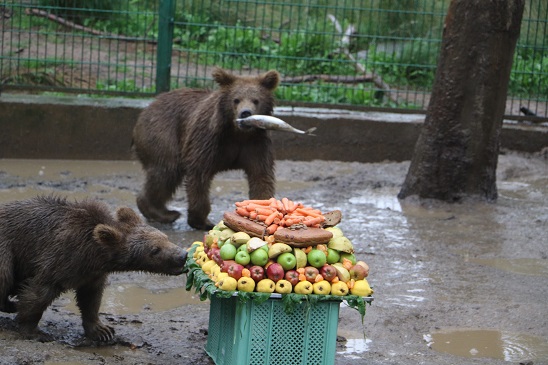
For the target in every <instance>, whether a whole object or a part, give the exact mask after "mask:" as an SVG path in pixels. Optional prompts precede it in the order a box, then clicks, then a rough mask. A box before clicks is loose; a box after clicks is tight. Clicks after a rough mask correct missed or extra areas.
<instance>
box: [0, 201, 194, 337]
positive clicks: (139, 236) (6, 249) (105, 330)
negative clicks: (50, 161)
mask: <svg viewBox="0 0 548 365" xmlns="http://www.w3.org/2000/svg"><path fill="white" fill-rule="evenodd" d="M186 255H187V254H186V251H185V250H183V249H182V248H180V247H178V246H177V245H175V244H173V243H171V242H170V241H169V239H168V237H167V236H166V235H165V234H163V233H162V232H160V231H159V230H157V229H155V228H152V227H150V226H149V225H147V224H144V223H143V222H142V221H141V219H140V218H139V215H137V213H135V212H134V211H133V210H132V209H130V208H126V207H122V208H119V209H118V210H117V212H116V217H113V216H112V215H111V214H110V213H109V210H108V207H107V205H105V204H104V203H101V202H98V201H94V200H84V201H81V202H68V201H67V200H66V199H63V198H58V197H51V196H41V197H36V198H33V199H29V200H22V201H14V202H10V203H6V204H3V205H0V311H3V312H10V313H15V312H17V316H16V319H17V322H18V323H19V326H20V329H21V331H22V332H23V333H26V334H36V333H39V331H37V326H38V322H39V321H40V319H41V318H42V314H43V313H44V311H45V310H46V308H47V307H48V306H49V305H50V304H51V303H52V302H53V301H54V300H55V299H56V298H57V297H59V295H60V294H61V293H63V292H65V291H68V290H71V289H73V290H75V291H76V302H77V304H78V307H79V308H80V311H81V314H82V324H83V327H84V332H85V335H86V336H87V337H88V338H90V339H93V340H99V341H108V340H111V339H112V338H113V336H114V329H113V328H111V327H109V326H106V325H104V324H102V323H101V321H100V320H99V306H100V305H101V298H102V295H103V289H104V287H105V284H106V281H107V276H108V275H109V274H110V273H113V272H120V271H145V272H151V273H159V274H166V275H179V274H181V273H182V272H183V266H184V264H185V261H186ZM14 299H16V300H14Z"/></svg>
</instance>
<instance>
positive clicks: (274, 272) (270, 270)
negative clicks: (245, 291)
mask: <svg viewBox="0 0 548 365" xmlns="http://www.w3.org/2000/svg"><path fill="white" fill-rule="evenodd" d="M284 275H285V272H284V268H283V267H282V265H280V264H278V263H277V262H275V263H273V264H270V265H268V267H267V268H266V276H267V277H268V278H269V279H270V280H272V281H273V282H276V281H278V280H282V279H283V278H284Z"/></svg>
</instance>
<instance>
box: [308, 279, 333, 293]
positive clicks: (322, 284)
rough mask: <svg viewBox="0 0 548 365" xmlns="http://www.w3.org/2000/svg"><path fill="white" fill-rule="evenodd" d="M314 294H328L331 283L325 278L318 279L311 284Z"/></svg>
mask: <svg viewBox="0 0 548 365" xmlns="http://www.w3.org/2000/svg"><path fill="white" fill-rule="evenodd" d="M312 288H313V291H314V294H319V295H329V293H331V284H330V283H329V281H327V280H322V281H318V282H317V283H314V284H312Z"/></svg>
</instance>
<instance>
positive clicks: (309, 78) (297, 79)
mask: <svg viewBox="0 0 548 365" xmlns="http://www.w3.org/2000/svg"><path fill="white" fill-rule="evenodd" d="M374 78H375V76H374V75H364V76H341V75H302V76H293V77H284V78H282V82H283V83H285V84H300V83H304V82H314V81H325V82H338V83H341V84H359V83H361V82H373V80H374Z"/></svg>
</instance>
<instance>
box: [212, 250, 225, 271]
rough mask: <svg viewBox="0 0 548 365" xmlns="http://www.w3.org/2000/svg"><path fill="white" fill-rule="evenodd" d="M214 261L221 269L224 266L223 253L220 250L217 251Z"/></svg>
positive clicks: (214, 254) (213, 257) (213, 256)
mask: <svg viewBox="0 0 548 365" xmlns="http://www.w3.org/2000/svg"><path fill="white" fill-rule="evenodd" d="M212 260H213V261H215V263H216V264H217V265H219V266H220V267H222V266H223V259H222V258H221V251H220V250H219V249H217V250H216V251H215V252H214V253H213V255H212Z"/></svg>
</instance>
